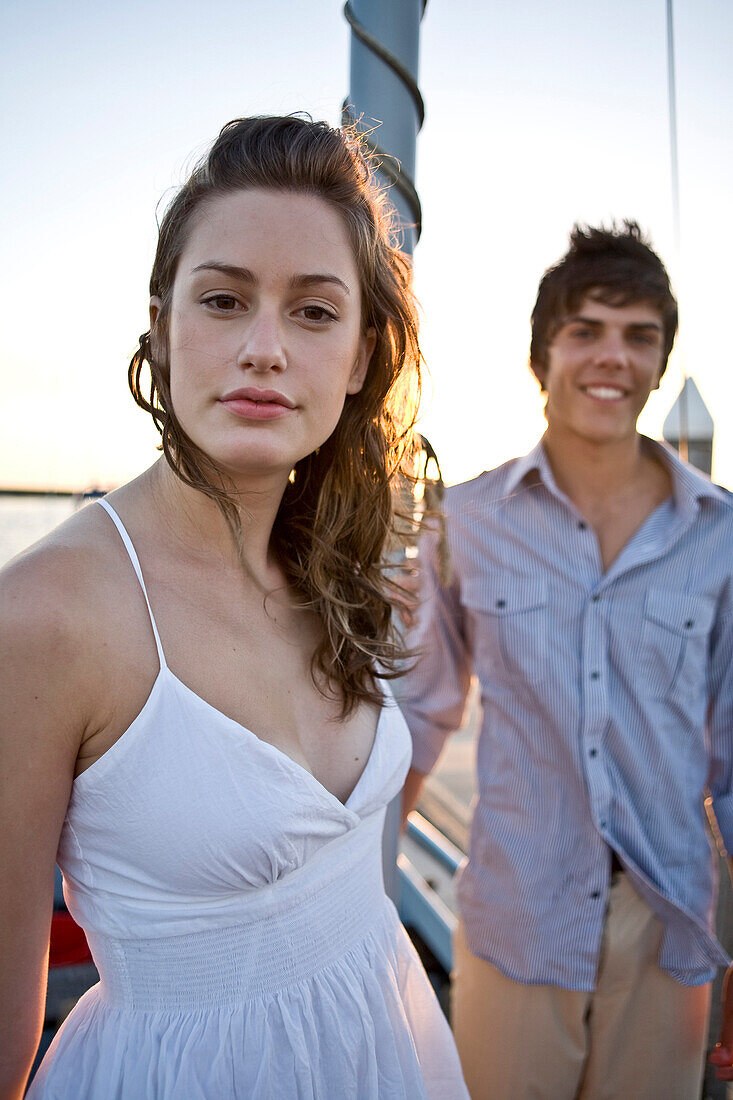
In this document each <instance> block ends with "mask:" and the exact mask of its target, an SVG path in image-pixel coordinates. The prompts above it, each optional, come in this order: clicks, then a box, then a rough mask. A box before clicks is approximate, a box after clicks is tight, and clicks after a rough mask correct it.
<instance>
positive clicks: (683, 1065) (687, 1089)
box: [400, 223, 733, 1100]
mask: <svg viewBox="0 0 733 1100" xmlns="http://www.w3.org/2000/svg"><path fill="white" fill-rule="evenodd" d="M676 328H677V305H676V302H675V299H674V297H673V296H672V292H671V290H670V286H669V280H668V277H667V273H666V271H665V269H664V266H663V265H662V263H661V261H660V260H659V258H658V257H657V256H656V255H655V253H654V252H652V250H651V249H650V248H649V246H648V244H647V242H646V241H645V240H644V238H643V236H642V234H641V232H640V230H639V228H638V226H637V225H636V224H635V223H624V225H623V227H621V228H614V229H612V230H610V231H606V230H602V229H590V228H587V229H584V228H579V227H577V226H576V227H575V229H574V230H573V232H572V234H571V238H570V249H569V251H568V253H567V254H566V255H565V256H564V257H563V259H562V260H561V261H560V262H559V263H558V264H557V265H556V266H555V267H553V268H551V269H550V270H549V271H548V272H546V274H545V276H544V277H543V279H542V281H541V283H540V288H539V294H538V298H537V303H536V305H535V309H534V312H533V315H532V345H531V352H530V362H531V366H532V369H533V370H534V372H535V374H536V375H537V378H538V379H539V382H540V385H541V387H542V389H543V391H544V392H545V394H546V397H547V406H546V416H547V425H548V426H547V432H546V433H545V435H544V437H543V439H542V440H541V441H540V443H539V444H538V445H537V447H536V448H535V449H534V450H533V451H532V452H531V454H529V455H527V456H526V457H524V458H520V459H515V460H513V461H511V462H508V463H507V464H506V465H504V466H502V467H500V468H499V469H497V470H493V471H491V472H488V473H485V474H482V475H481V476H480V477H478V478H476V479H475V480H474V481H471V482H468V483H466V484H464V485H457V486H455V487H454V488H452V489H449V490H448V492H447V494H446V504H445V511H446V529H447V539H448V550H449V555H450V573H451V576H450V580H449V583H448V584H444V585H441V584H440V582H439V580H438V576H439V570H438V567H437V564H436V563H437V557H438V553H437V542H438V540H437V537H436V538H433V537H432V536H431V535H427V536H426V537H425V539H424V543H423V546H422V549H421V558H422V568H421V595H422V603H421V607H420V609H419V612H418V624H417V627H416V631H415V635H414V637H413V639H412V640H413V642H414V644H415V646H416V648H417V650H418V652H420V653H421V656H420V657H419V659H418V662H417V664H416V666H415V668H414V669H413V671H412V672H411V673H410V674H409V675H408V676H407V678H406V679H407V682H406V684H405V685H404V688H403V689H402V690H401V692H400V694H401V697H402V698H401V705H402V706H403V709H404V711H405V714H406V717H407V720H408V723H409V725H410V728H411V731H412V735H413V739H414V757H413V771H412V772H411V774H410V777H409V778H408V784H407V789H406V794H405V803H406V805H407V806H408V808H409V806H410V805H411V804H413V803H414V801H415V800H416V798H417V794H418V792H419V788H420V784H421V782H422V779H423V778H424V776H425V774H426V773H427V772H429V771H430V769H431V768H432V766H433V764H434V762H435V760H436V758H437V756H438V754H439V753H440V750H441V747H442V745H443V742H444V740H445V737H446V736H447V735H448V734H449V733H450V732H451V731H452V730H453V729H455V728H456V727H457V726H458V725H459V723H460V720H461V715H462V712H463V708H464V703H465V699H466V693H467V691H468V687H469V681H470V678H471V676H472V674H475V675H476V677H477V678H478V682H479V686H480V691H481V698H482V703H483V725H482V729H481V735H480V739H479V744H478V778H479V797H478V803H477V806H476V811H475V816H474V820H473V827H472V831H471V843H470V850H469V862H468V865H467V867H466V869H465V872H464V873H463V875H462V876H461V879H460V883H459V887H458V898H459V906H460V917H461V923H460V927H459V931H458V934H457V939H456V943H455V975H454V1000H453V1021H454V1026H455V1030H456V1038H457V1040H458V1046H459V1051H460V1053H461V1056H462V1059H463V1064H464V1072H465V1076H466V1081H467V1083H468V1086H469V1090H470V1092H471V1095H472V1097H473V1100H484V1098H489V1097H491V1098H493V1100H497V1098H500V1100H505V1098H506V1100H509V1098H511V1100H514V1098H516V1100H525V1098H529V1097H542V1098H546V1100H565V1098H567V1100H572V1098H576V1097H582V1098H583V1100H596V1098H600V1097H604V1098H610V1097H613V1098H617V1100H629V1098H631V1097H633V1098H634V1100H658V1098H659V1097H662V1096H663V1097H665V1100H695V1098H696V1097H699V1094H700V1082H701V1076H702V1069H703V1059H704V1049H705V1040H706V1034H707V1019H708V1009H709V1001H710V984H709V983H710V980H711V978H712V977H713V975H714V973H715V970H716V967H718V966H719V965H720V964H725V963H726V962H727V961H728V960H727V957H726V955H725V953H724V952H723V950H722V948H721V947H720V945H719V944H718V942H717V940H716V939H715V936H714V934H713V931H712V920H713V914H714V902H715V858H714V856H713V854H712V852H711V847H710V843H709V840H708V835H707V833H706V826H705V809H704V802H705V798H706V796H707V794H709V795H710V798H711V803H712V810H713V812H714V814H715V817H716V819H717V825H718V828H719V830H720V834H721V835H722V838H723V842H724V843H725V845H726V846H727V848H728V850H729V851H733V747H732V738H733V505H732V504H731V497H730V496H729V495H728V494H727V493H726V492H725V491H723V490H722V489H720V488H718V487H717V486H715V485H713V484H711V482H710V481H709V480H708V479H707V478H706V477H704V476H702V475H701V474H699V473H698V472H697V471H695V470H694V469H692V468H691V467H690V466H688V465H686V464H685V463H684V462H681V461H680V460H679V459H678V458H677V457H676V456H675V455H674V454H672V453H671V452H670V451H669V450H667V449H666V448H665V447H663V446H661V445H660V444H658V443H654V442H652V441H651V440H649V439H646V438H645V437H643V436H641V435H639V434H638V433H637V430H636V422H637V418H638V416H639V414H640V412H641V410H642V409H643V407H644V405H645V404H646V401H647V398H648V397H649V394H650V392H651V391H652V390H653V389H656V387H657V386H658V385H659V380H660V378H661V376H662V374H663V372H664V369H665V367H666V364H667V358H668V356H669V353H670V351H671V348H672V344H673V342H674V337H675V332H676ZM731 1027H733V1020H731V1021H730V1025H729V1031H730V1028H731ZM725 1034H726V1035H727V1034H729V1032H726V1033H725ZM730 1060H731V1059H730V1058H729V1057H728V1052H727V1051H721V1052H720V1061H721V1062H723V1063H729V1062H730Z"/></svg>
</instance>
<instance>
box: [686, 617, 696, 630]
mask: <svg viewBox="0 0 733 1100" xmlns="http://www.w3.org/2000/svg"><path fill="white" fill-rule="evenodd" d="M694 625H695V620H694V619H688V620H687V622H686V623H685V630H691V629H692V627H693V626H694Z"/></svg>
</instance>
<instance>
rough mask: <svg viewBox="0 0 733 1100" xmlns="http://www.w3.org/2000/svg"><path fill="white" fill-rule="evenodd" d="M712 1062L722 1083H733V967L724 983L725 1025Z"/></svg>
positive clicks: (729, 969)
mask: <svg viewBox="0 0 733 1100" xmlns="http://www.w3.org/2000/svg"><path fill="white" fill-rule="evenodd" d="M710 1061H711V1062H712V1063H713V1065H714V1066H717V1074H716V1076H717V1077H718V1078H719V1079H720V1080H721V1081H733V966H730V967H728V970H727V971H726V975H725V980H724V982H723V1023H722V1026H721V1028H720V1041H719V1042H718V1043H717V1044H716V1046H715V1049H714V1050H713V1051H712V1053H711V1055H710Z"/></svg>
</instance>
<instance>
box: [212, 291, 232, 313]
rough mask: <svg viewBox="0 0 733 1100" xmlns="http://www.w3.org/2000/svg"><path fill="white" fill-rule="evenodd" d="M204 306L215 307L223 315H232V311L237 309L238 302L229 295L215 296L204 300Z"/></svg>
mask: <svg viewBox="0 0 733 1100" xmlns="http://www.w3.org/2000/svg"><path fill="white" fill-rule="evenodd" d="M204 305H207V306H213V307H214V309H216V310H218V311H219V312H221V313H231V312H232V310H234V309H236V308H237V305H238V302H237V299H236V298H232V297H231V296H230V295H229V294H215V295H214V296H213V297H211V298H204Z"/></svg>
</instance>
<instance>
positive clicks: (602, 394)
mask: <svg viewBox="0 0 733 1100" xmlns="http://www.w3.org/2000/svg"><path fill="white" fill-rule="evenodd" d="M585 392H586V393H589V394H590V396H591V397H597V398H599V399H600V400H601V401H614V400H616V399H617V398H619V397H623V396H624V391H623V390H617V389H615V388H614V387H613V386H586V390H585Z"/></svg>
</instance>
